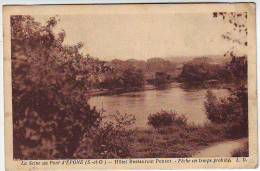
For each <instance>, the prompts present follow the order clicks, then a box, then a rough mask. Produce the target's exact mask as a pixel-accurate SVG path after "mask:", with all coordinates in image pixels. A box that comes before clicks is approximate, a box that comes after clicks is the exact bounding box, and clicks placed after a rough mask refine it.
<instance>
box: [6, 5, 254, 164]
mask: <svg viewBox="0 0 260 171" xmlns="http://www.w3.org/2000/svg"><path fill="white" fill-rule="evenodd" d="M56 7H57V8H56ZM69 7H71V8H69ZM77 7H78V8H77ZM79 7H80V8H79ZM202 7H203V10H201V8H202ZM222 7H227V8H222ZM236 7H237V8H236ZM48 9H49V11H50V12H49V11H48ZM77 9H80V10H78V13H77ZM10 11H11V12H10ZM26 11H28V12H26ZM5 14H6V15H5ZM4 15H5V16H4V17H5V18H4V20H5V24H6V23H8V24H6V25H8V26H7V27H5V26H4V31H5V32H4V33H5V35H4V36H7V37H8V40H7V38H6V39H5V40H7V41H8V43H7V41H6V42H5V45H6V46H5V54H6V56H5V62H7V63H8V64H7V63H5V69H7V68H8V69H7V70H8V71H7V72H6V73H5V78H8V81H6V82H5V83H6V84H5V85H7V86H5V88H6V87H8V88H10V90H8V92H9V93H10V94H8V97H7V96H6V98H5V101H8V104H10V106H11V107H10V108H9V109H10V111H7V112H6V116H5V117H6V118H9V120H8V123H7V124H8V125H9V123H10V125H9V126H8V127H9V128H10V129H8V130H7V131H8V136H9V134H10V139H9V140H11V142H8V143H10V144H9V145H8V148H9V149H10V153H9V155H11V159H12V160H14V161H20V160H63V159H145V158H157V159H158V160H159V159H160V158H166V160H162V161H161V162H167V159H168V158H205V157H206V158H216V157H231V158H232V157H236V158H239V157H240V158H241V157H243V158H248V157H250V154H251V153H257V152H256V151H250V150H249V149H250V148H255V146H254V145H253V146H252V147H250V143H251V142H250V141H252V143H257V134H256V130H255V128H256V126H257V125H254V126H253V127H251V131H250V129H249V126H250V124H249V123H250V117H251V121H252V122H251V123H253V124H256V123H257V120H256V90H255V89H256V87H255V84H256V81H255V79H256V78H255V77H256V72H255V67H256V66H255V60H256V56H255V53H256V50H255V43H256V42H255V39H254V38H255V34H256V33H255V7H254V4H253V3H242V4H213V3H212V4H179V5H177V4H126V5H78V6H73V5H67V6H58V5H53V6H51V5H50V6H48V5H45V6H44V5H43V6H41V5H38V6H6V7H5V9H4ZM250 17H251V18H250ZM6 28H7V29H6ZM249 35H251V37H249ZM6 49H8V50H6ZM9 64H10V65H9ZM9 67H10V68H9ZM250 67H251V69H252V70H251V71H249V70H250ZM7 82H8V83H9V84H8V83H7ZM250 92H251V93H250ZM250 100H251V101H250ZM250 111H251V112H250ZM251 115H252V116H251ZM254 131H255V133H254ZM250 135H252V136H254V138H255V139H252V140H251V139H250V137H249V136H250ZM8 151H9V150H8ZM250 152H251V153H250ZM256 155H257V154H256ZM130 161H131V160H130ZM156 161H157V160H156ZM158 163H160V162H159V161H158Z"/></svg>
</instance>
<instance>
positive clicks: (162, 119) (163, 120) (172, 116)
mask: <svg viewBox="0 0 260 171" xmlns="http://www.w3.org/2000/svg"><path fill="white" fill-rule="evenodd" d="M174 124H176V125H179V126H183V125H187V119H186V118H185V117H184V115H178V114H177V113H176V112H172V111H170V112H167V111H161V112H157V113H155V114H150V115H149V116H148V125H151V126H152V127H154V128H159V127H164V126H171V125H174Z"/></svg>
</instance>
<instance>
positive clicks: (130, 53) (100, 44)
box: [34, 12, 243, 60]
mask: <svg viewBox="0 0 260 171" xmlns="http://www.w3.org/2000/svg"><path fill="white" fill-rule="evenodd" d="M49 17H50V16H40V15H37V16H34V18H35V19H36V21H39V22H42V23H44V22H46V20H47V19H48V18H49ZM59 18H60V21H59V23H58V25H57V27H56V28H55V32H59V31H61V30H62V29H63V30H65V32H66V37H65V41H64V44H75V43H77V42H83V43H84V47H83V49H82V51H83V53H88V54H90V55H91V56H93V57H97V58H100V59H102V60H111V59H114V58H117V59H122V60H126V59H143V60H146V59H148V58H152V57H178V56H191V57H193V56H204V55H223V54H224V53H225V52H226V51H227V50H229V49H230V48H231V47H232V46H234V44H232V43H230V42H228V41H227V40H224V39H222V37H221V34H223V33H225V32H226V31H230V25H229V24H227V23H225V22H224V21H223V20H221V19H216V18H213V17H212V13H205V12H204V13H189V12H185V13H152V12H150V13H149V12H148V13H145V12H140V13H138V12H137V13H116V12H115V13H109V14H100V13H98V14H95V13H88V14H86V15H83V14H81V15H60V16H59ZM238 49H240V50H241V49H242V51H243V47H239V48H238Z"/></svg>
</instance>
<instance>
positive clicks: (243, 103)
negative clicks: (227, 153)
mask: <svg viewBox="0 0 260 171" xmlns="http://www.w3.org/2000/svg"><path fill="white" fill-rule="evenodd" d="M247 100H248V97H247V88H246V87H244V86H240V87H238V88H236V89H234V90H231V95H230V96H229V97H228V98H222V99H218V98H217V97H216V96H215V95H214V94H213V93H212V92H211V91H208V92H207V100H206V102H205V108H206V112H207V117H208V119H209V120H210V121H212V122H213V123H217V124H225V127H226V128H225V132H226V135H227V136H228V137H241V136H247V134H248V102H247Z"/></svg>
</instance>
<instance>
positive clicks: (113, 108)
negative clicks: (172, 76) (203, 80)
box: [89, 83, 228, 127]
mask: <svg viewBox="0 0 260 171" xmlns="http://www.w3.org/2000/svg"><path fill="white" fill-rule="evenodd" d="M211 90H213V92H215V93H217V94H218V95H221V96H225V95H226V94H227V93H228V91H227V90H226V89H217V88H211ZM206 92H207V89H206V88H204V89H203V88H200V89H192V90H191V89H187V88H183V87H182V84H179V83H172V84H171V85H170V86H167V87H164V88H160V89H154V90H146V91H139V92H130V93H123V94H120V95H111V96H95V97H92V98H91V99H90V100H89V103H90V105H91V106H96V108H97V109H98V110H102V109H104V110H105V112H106V113H109V114H111V113H116V112H117V111H119V112H120V113H128V114H133V115H135V117H136V126H138V127H144V126H146V125H147V117H148V116H149V114H151V113H156V112H160V111H161V110H168V111H169V110H172V111H176V112H177V113H179V114H183V115H185V116H186V117H187V119H188V122H192V123H195V124H203V123H205V122H206V121H207V117H206V113H205V108H204V102H205V96H206Z"/></svg>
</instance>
